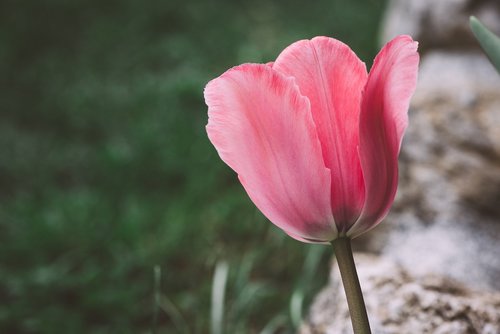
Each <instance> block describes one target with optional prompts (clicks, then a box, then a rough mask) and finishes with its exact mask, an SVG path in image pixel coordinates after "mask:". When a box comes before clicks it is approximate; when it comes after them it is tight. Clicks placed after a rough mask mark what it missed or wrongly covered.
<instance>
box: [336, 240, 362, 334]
mask: <svg viewBox="0 0 500 334" xmlns="http://www.w3.org/2000/svg"><path fill="white" fill-rule="evenodd" d="M332 246H333V250H334V252H335V257H336V259H337V263H338V264H339V269H340V276H341V277H342V283H343V284H344V290H345V294H346V297H347V305H348V306H349V313H350V314H351V321H352V328H353V329H354V334H371V330H370V323H369V321H368V315H367V314H366V307H365V301H364V300H363V293H362V292H361V286H360V285H359V279H358V274H357V272H356V266H355V264H354V258H353V256H352V249H351V239H350V238H345V237H343V238H338V239H335V240H333V241H332Z"/></svg>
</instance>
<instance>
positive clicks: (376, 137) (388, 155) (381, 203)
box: [348, 36, 419, 237]
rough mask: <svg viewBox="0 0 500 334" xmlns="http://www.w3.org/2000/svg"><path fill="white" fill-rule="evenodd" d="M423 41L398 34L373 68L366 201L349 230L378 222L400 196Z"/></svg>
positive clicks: (366, 124) (367, 98)
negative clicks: (400, 161)
mask: <svg viewBox="0 0 500 334" xmlns="http://www.w3.org/2000/svg"><path fill="white" fill-rule="evenodd" d="M417 46H418V44H417V42H414V41H413V40H412V39H411V37H409V36H398V37H396V38H395V39H393V40H392V41H390V42H389V43H387V44H386V45H385V47H384V48H383V49H382V50H381V51H380V52H379V54H378V55H377V57H376V58H375V62H374V64H373V67H372V69H371V70H370V75H369V77H368V81H367V84H366V87H365V92H364V95H363V101H362V108H361V116H360V146H359V154H360V159H361V165H362V168H363V175H364V178H365V185H366V203H365V206H364V208H363V212H362V215H361V217H360V220H359V221H358V222H357V223H356V224H355V225H354V226H353V227H352V228H351V229H350V230H349V232H348V235H349V236H352V237H355V236H357V235H359V234H361V233H363V232H365V231H366V230H368V229H370V228H372V227H373V226H375V225H376V224H378V223H379V222H380V221H381V220H382V219H383V218H384V217H385V216H386V215H387V213H388V211H389V209H390V207H391V205H392V202H393V201H394V196H395V195H396V189H397V185H398V155H399V150H400V147H401V141H402V139H403V134H404V131H405V129H406V127H407V125H408V106H409V103H410V98H411V96H412V94H413V92H414V90H415V86H416V83H417V71H418V62H419V56H418V53H417Z"/></svg>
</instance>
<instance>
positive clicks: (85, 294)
mask: <svg viewBox="0 0 500 334" xmlns="http://www.w3.org/2000/svg"><path fill="white" fill-rule="evenodd" d="M383 9H384V4H383V3H382V2H380V1H375V0H373V1H370V0H329V1H325V0H317V1H307V2H305V1H285V0H283V1H264V0H254V1H238V0H236V1H235V0H232V1H231V0H217V1H214V0H212V1H210V0H191V1H189V0H186V1H181V0H178V1H177V0H163V1H159V0H152V1H138V0H136V1H132V0H104V1H102V0H101V1H98V0H87V1H84V0H44V1H35V0H33V1H29V0H25V1H20V0H3V1H1V2H0V88H1V89H0V101H1V110H0V112H1V114H0V115H1V119H0V152H1V157H0V301H1V302H0V333H209V332H210V319H211V317H210V312H211V301H210V300H211V299H210V298H211V286H212V277H213V273H214V268H215V266H216V264H217V263H219V264H220V263H222V262H221V261H226V263H228V265H229V276H228V281H227V286H226V298H225V312H224V320H223V323H222V327H223V330H224V333H289V332H293V330H294V328H295V327H296V325H297V321H298V320H297V312H295V316H294V312H293V311H292V312H290V311H289V309H290V306H291V305H292V307H291V308H292V309H294V306H293V305H294V302H291V300H292V299H293V298H292V296H295V297H297V296H298V299H299V300H300V299H301V298H302V297H304V301H305V303H304V305H305V308H304V310H307V307H306V306H307V303H308V302H309V301H310V299H311V296H312V295H313V293H314V292H316V291H318V289H319V288H320V287H321V284H323V283H324V281H325V279H326V277H327V273H328V265H327V264H328V260H329V256H330V255H331V252H330V250H329V249H328V247H318V246H309V245H305V244H301V243H299V242H296V241H294V240H292V239H290V238H288V237H285V236H284V234H283V233H282V232H281V231H279V230H278V229H277V228H275V227H274V226H273V225H272V224H270V223H269V222H267V221H266V219H265V218H264V217H263V216H262V215H261V214H260V213H259V212H258V211H257V209H256V208H255V207H254V205H253V204H252V203H251V202H250V200H249V199H248V198H247V196H246V194H245V192H244V190H243V189H242V187H241V186H240V185H239V184H238V182H237V178H236V176H235V175H234V173H233V172H232V171H231V170H230V169H229V168H228V167H227V166H225V165H224V164H223V163H222V162H221V161H220V159H219V158H218V156H217V154H216V152H215V150H214V149H213V147H212V146H211V145H210V143H209V141H208V140H207V137H206V133H205V128H204V127H205V124H206V122H207V115H206V106H205V104H204V101H203V95H202V91H203V87H204V85H205V84H206V83H207V82H208V81H209V80H210V79H212V78H214V77H216V76H218V75H219V74H221V73H222V72H223V71H224V70H226V69H227V68H229V67H231V66H234V65H237V64H239V63H243V62H267V61H271V60H273V59H274V58H275V57H276V56H277V55H278V54H279V52H280V50H282V49H283V48H284V47H286V46H287V45H289V44H290V43H292V42H294V41H296V40H298V39H303V38H310V37H313V36H315V35H328V36H334V37H336V38H339V39H341V40H343V41H345V42H347V43H348V44H349V45H351V47H352V48H353V49H354V50H355V51H356V52H357V53H358V54H359V55H360V57H361V58H362V59H363V60H365V61H366V62H367V64H368V65H369V64H370V63H371V59H372V58H373V56H374V55H375V53H376V51H377V38H376V37H377V27H378V24H379V21H380V17H381V13H382V12H383ZM155 266H156V268H157V270H156V279H155V275H154V268H155ZM155 281H156V283H155ZM299 314H300V313H299ZM266 330H267V332H266Z"/></svg>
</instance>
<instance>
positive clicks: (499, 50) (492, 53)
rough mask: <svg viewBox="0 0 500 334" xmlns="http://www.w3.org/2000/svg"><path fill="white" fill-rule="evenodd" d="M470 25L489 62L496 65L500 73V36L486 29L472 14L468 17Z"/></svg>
mask: <svg viewBox="0 0 500 334" xmlns="http://www.w3.org/2000/svg"><path fill="white" fill-rule="evenodd" d="M470 27H471V29H472V32H473V33H474V36H476V38H477V40H478V41H479V44H481V47H482V48H483V50H484V52H485V53H486V55H487V56H488V57H489V58H490V60H491V63H492V64H493V66H495V67H496V69H497V71H498V73H500V38H498V36H496V35H495V34H494V33H492V32H491V31H490V30H488V28H486V27H485V26H484V25H483V24H482V23H481V22H480V21H479V20H478V19H476V18H475V17H474V16H471V17H470Z"/></svg>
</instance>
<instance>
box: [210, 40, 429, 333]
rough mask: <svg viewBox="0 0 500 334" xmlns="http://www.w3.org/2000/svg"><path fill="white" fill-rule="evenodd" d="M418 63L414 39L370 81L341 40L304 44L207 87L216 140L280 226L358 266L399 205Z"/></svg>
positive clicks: (375, 69)
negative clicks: (371, 235) (365, 243)
mask: <svg viewBox="0 0 500 334" xmlns="http://www.w3.org/2000/svg"><path fill="white" fill-rule="evenodd" d="M418 62H419V56H418V53H417V43H416V42H414V41H413V40H412V39H411V37H409V36H398V37H396V38H394V39H393V40H392V41H390V42H389V43H387V44H386V45H385V46H384V47H383V48H382V50H381V51H380V52H379V54H378V55H377V57H376V58H375V61H374V63H373V66H372V68H371V70H370V73H369V74H368V73H367V70H366V66H365V64H364V63H363V62H362V61H361V60H360V59H359V58H358V57H357V56H356V54H355V53H354V52H353V51H352V50H351V49H350V48H349V47H348V46H347V45H346V44H344V43H342V42H340V41H338V40H335V39H333V38H327V37H316V38H313V39H311V40H302V41H298V42H296V43H294V44H292V45H290V46H289V47H287V48H286V49H285V50H284V51H283V52H282V53H281V54H280V55H279V56H278V58H277V59H276V60H275V61H274V62H272V63H268V64H243V65H240V66H236V67H234V68H231V69H229V70H228V71H226V72H225V73H223V74H222V75H221V76H219V77H218V78H216V79H214V80H212V81H210V82H209V83H208V84H207V86H206V88H205V101H206V103H207V105H208V116H209V120H208V125H207V133H208V137H209V139H210V141H211V142H212V144H213V145H214V146H215V148H216V149H217V151H218V153H219V156H220V157H221V159H222V160H223V161H224V162H225V163H226V164H227V165H228V166H229V167H231V168H232V169H233V170H234V171H235V172H236V173H237V174H238V178H239V180H240V182H241V184H242V185H243V187H244V188H245V190H246V192H247V193H248V195H249V197H250V199H251V200H252V201H253V202H254V203H255V205H256V206H257V207H258V208H259V210H260V211H261V212H262V213H263V214H264V215H265V216H266V217H267V218H268V219H269V220H270V221H271V222H272V223H274V224H275V225H276V226H278V227H279V228H281V229H282V230H283V231H284V232H285V233H287V234H288V235H290V236H291V237H293V238H295V239H297V240H300V241H304V242H310V243H330V242H331V243H332V244H333V245H334V249H335V251H336V254H337V253H341V252H342V250H340V249H336V248H335V247H336V245H342V247H340V246H337V248H339V247H340V248H342V249H343V251H345V252H347V253H350V254H351V255H350V257H351V258H352V252H351V250H350V243H349V240H350V239H352V238H354V237H357V236H359V235H360V234H362V233H364V232H366V231H367V230H369V229H371V228H373V227H374V226H376V225H377V224H378V223H379V222H380V221H381V220H382V219H383V218H384V217H385V216H386V215H387V213H388V211H389V209H390V207H391V205H392V203H393V201H394V197H395V194H396V189H397V183H398V155H399V151H400V147H401V141H402V138H403V134H404V132H405V129H406V127H407V124H408V116H407V112H408V106H409V101H410V98H411V95H412V94H413V91H414V89H415V85H416V80H417V69H418ZM336 240H341V241H339V242H336ZM337 258H338V260H339V265H341V263H340V259H339V254H337ZM352 265H353V264H352ZM341 272H342V268H341ZM354 274H355V270H354ZM343 279H344V277H343ZM352 279H354V278H352ZM355 279H356V280H357V277H356V278H355ZM344 283H345V281H344ZM344 285H345V284H344ZM358 287H359V284H358ZM359 292H360V291H359ZM361 298H362V297H361ZM350 306H351V305H350ZM365 313H366V312H365ZM355 330H356V329H355ZM368 331H369V330H368ZM358 332H359V333H361V332H363V331H358ZM365 332H366V331H365ZM365 332H363V333H365Z"/></svg>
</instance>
